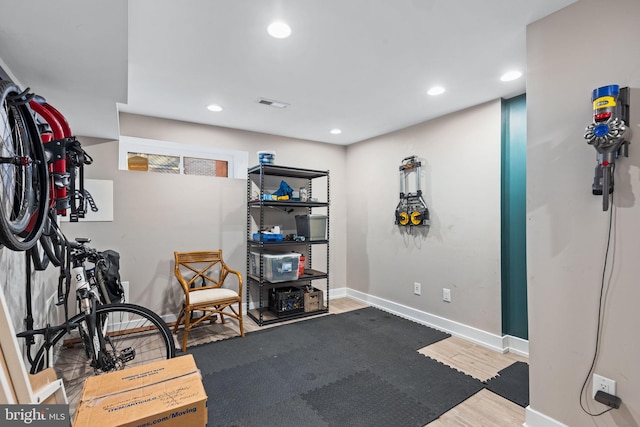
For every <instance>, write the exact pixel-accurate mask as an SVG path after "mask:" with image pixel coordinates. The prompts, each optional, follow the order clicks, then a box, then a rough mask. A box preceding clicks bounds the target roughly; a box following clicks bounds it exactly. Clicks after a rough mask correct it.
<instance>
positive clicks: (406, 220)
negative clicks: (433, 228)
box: [400, 212, 409, 225]
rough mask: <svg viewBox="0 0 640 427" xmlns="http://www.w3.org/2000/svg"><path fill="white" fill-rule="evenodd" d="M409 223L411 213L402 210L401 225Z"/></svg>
mask: <svg viewBox="0 0 640 427" xmlns="http://www.w3.org/2000/svg"><path fill="white" fill-rule="evenodd" d="M407 224H409V214H407V213H406V212H400V225H407Z"/></svg>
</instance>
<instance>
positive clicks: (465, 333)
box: [345, 288, 529, 356]
mask: <svg viewBox="0 0 640 427" xmlns="http://www.w3.org/2000/svg"><path fill="white" fill-rule="evenodd" d="M345 290H346V296H347V297H349V298H353V299H355V300H358V301H362V302H365V303H367V304H369V305H372V306H374V307H378V308H380V309H382V310H385V311H388V312H390V313H393V314H395V315H398V316H400V317H404V318H405V319H409V320H412V321H414V322H417V323H420V324H422V325H426V326H430V327H432V328H435V329H439V330H441V331H443V332H447V333H449V334H451V335H454V336H457V337H460V338H463V339H465V340H467V341H471V342H473V343H476V344H479V345H481V346H483V347H487V348H490V349H491V350H494V351H497V352H500V353H505V352H507V351H514V352H515V353H517V354H521V355H524V356H528V354H529V344H528V342H527V341H526V340H522V339H520V338H516V337H506V336H505V337H503V336H500V335H496V334H492V333H490V332H486V331H483V330H481V329H477V328H474V327H473V326H469V325H465V324H462V323H458V322H455V321H453V320H449V319H445V318H444V317H440V316H436V315H433V314H429V313H426V312H424V311H420V310H417V309H415V308H412V307H407V306H406V305H402V304H398V303H396V302H393V301H389V300H386V299H384V298H379V297H376V296H373V295H369V294H365V293H364V292H360V291H356V290H354V289H348V288H346V289H345ZM512 344H515V345H516V347H515V348H512V346H511V345H512Z"/></svg>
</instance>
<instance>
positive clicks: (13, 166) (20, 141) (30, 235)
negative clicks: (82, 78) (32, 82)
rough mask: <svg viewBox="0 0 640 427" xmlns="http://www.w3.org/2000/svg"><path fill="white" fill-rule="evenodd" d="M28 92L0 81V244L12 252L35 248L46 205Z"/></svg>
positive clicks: (45, 179) (44, 172)
mask: <svg viewBox="0 0 640 427" xmlns="http://www.w3.org/2000/svg"><path fill="white" fill-rule="evenodd" d="M32 98H33V95H32V94H29V93H28V89H27V90H25V91H20V90H19V89H18V87H17V86H16V85H14V84H13V83H11V82H9V81H6V80H0V178H1V179H0V182H1V184H2V188H0V243H1V244H4V245H5V246H7V247H8V248H9V249H12V250H14V251H24V250H27V249H30V248H31V247H33V246H34V245H35V243H36V242H37V241H38V239H39V238H40V236H41V234H42V227H43V224H44V221H45V215H44V212H46V209H47V206H48V204H49V182H48V180H49V174H48V166H47V160H46V155H45V151H44V147H43V145H42V142H41V140H40V135H39V132H38V128H37V126H36V124H35V120H34V118H33V116H32V115H31V111H30V109H29V106H28V104H29V102H30V101H31V99H32Z"/></svg>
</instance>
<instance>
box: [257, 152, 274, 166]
mask: <svg viewBox="0 0 640 427" xmlns="http://www.w3.org/2000/svg"><path fill="white" fill-rule="evenodd" d="M275 161H276V152H275V151H258V163H261V164H265V165H272V164H274V163H275Z"/></svg>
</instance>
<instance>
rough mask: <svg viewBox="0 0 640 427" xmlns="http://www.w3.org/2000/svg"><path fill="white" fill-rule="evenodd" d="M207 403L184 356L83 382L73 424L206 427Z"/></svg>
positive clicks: (81, 426) (197, 374)
mask: <svg viewBox="0 0 640 427" xmlns="http://www.w3.org/2000/svg"><path fill="white" fill-rule="evenodd" d="M206 402H207V394H206V392H205V390H204V386H203V385H202V377H201V376H200V371H199V370H198V368H197V367H196V364H195V361H194V360H193V356H192V355H190V354H189V355H185V356H181V357H176V358H173V359H167V360H162V361H159V362H153V363H148V364H146V365H140V366H135V367H132V368H127V369H123V370H121V371H116V372H110V373H108V374H104V375H98V376H95V377H89V378H87V380H86V381H85V384H84V388H83V389H82V397H81V398H80V403H79V405H78V409H77V410H76V414H75V418H74V423H73V426H74V427H85V426H91V427H98V426H105V427H125V426H126V427H145V426H154V427H173V426H180V427H186V426H189V427H191V426H205V425H206V424H207V404H206Z"/></svg>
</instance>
